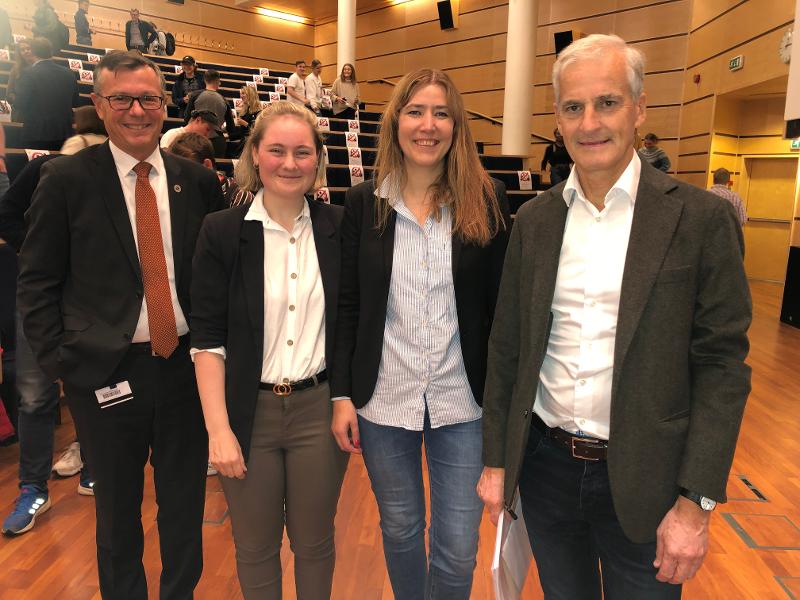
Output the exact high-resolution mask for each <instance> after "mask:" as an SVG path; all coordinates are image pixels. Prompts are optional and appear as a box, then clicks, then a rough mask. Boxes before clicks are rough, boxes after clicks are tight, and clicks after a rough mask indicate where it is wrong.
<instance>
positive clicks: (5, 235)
mask: <svg viewBox="0 0 800 600" xmlns="http://www.w3.org/2000/svg"><path fill="white" fill-rule="evenodd" d="M61 156H62V155H61V154H45V155H44V156H38V157H36V158H34V159H33V160H31V161H28V162H27V163H26V164H25V166H24V167H23V168H22V170H21V171H20V172H19V174H18V175H17V176H16V177H15V178H14V182H13V183H12V184H11V187H9V188H8V191H7V192H6V193H5V194H4V195H3V197H2V198H0V238H2V239H4V240H5V241H7V242H8V243H9V244H10V245H11V246H13V248H14V250H15V251H17V252H19V250H20V248H22V242H23V241H24V240H25V232H26V225H25V213H26V212H28V209H29V208H30V207H31V201H32V200H33V193H34V192H35V191H36V186H38V185H39V175H40V173H41V170H42V165H44V163H46V162H49V161H50V160H52V159H54V158H60V157H61Z"/></svg>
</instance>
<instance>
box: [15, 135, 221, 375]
mask: <svg viewBox="0 0 800 600" xmlns="http://www.w3.org/2000/svg"><path fill="white" fill-rule="evenodd" d="M162 157H163V159H164V167H165V169H166V173H167V182H168V186H169V207H170V220H171V224H172V253H173V261H174V264H175V281H176V288H177V293H178V300H179V302H180V304H181V308H182V309H183V313H184V315H186V316H187V317H188V316H189V312H190V311H189V308H190V305H189V285H190V283H191V274H192V269H191V260H192V254H193V253H194V246H195V241H196V240H197V234H198V233H199V231H200V225H201V224H202V222H203V218H204V217H205V216H206V214H208V213H209V212H212V211H215V210H218V209H220V208H222V206H223V204H224V199H223V197H222V191H221V189H220V186H219V182H218V181H217V177H216V175H215V174H214V172H213V171H211V170H209V169H206V168H205V167H203V166H202V165H200V164H197V163H195V162H192V161H189V160H186V159H183V158H180V157H177V156H174V155H172V154H165V153H163V152H162ZM26 218H27V221H28V233H27V236H26V238H25V241H24V243H23V244H22V250H21V251H20V256H19V258H20V275H19V282H18V291H17V303H18V305H19V309H20V312H21V314H22V319H23V326H24V328H25V335H26V336H27V338H28V342H30V345H31V348H32V349H33V352H34V354H35V355H36V358H37V360H38V362H39V365H40V366H41V368H42V370H44V372H45V373H47V375H48V376H49V377H51V378H52V379H56V378H59V377H60V378H62V379H63V380H64V381H65V382H67V383H69V384H71V385H74V386H76V387H79V388H83V389H96V388H98V387H101V386H102V385H105V382H106V380H107V379H108V378H109V377H110V376H111V374H112V373H113V371H114V369H115V368H116V367H117V365H118V364H119V362H120V361H121V360H122V358H123V356H124V355H125V353H126V351H127V350H128V347H129V346H130V343H131V339H132V338H133V333H134V331H135V329H136V324H137V322H138V319H139V311H140V309H141V306H142V299H143V297H144V286H143V283H142V272H141V268H140V266H139V258H138V255H137V252H136V245H135V243H134V238H133V229H132V227H131V222H130V219H129V218H128V210H127V208H126V206H125V197H124V196H123V193H122V186H121V184H120V181H119V177H118V176H117V168H116V165H115V164H114V158H113V156H112V154H111V150H110V149H109V146H108V142H106V143H104V144H100V145H97V146H90V147H89V148H86V149H85V150H82V151H81V152H79V153H77V154H75V155H73V156H62V157H61V158H59V159H58V160H52V161H50V162H48V163H46V164H44V165H43V166H42V171H41V181H40V183H39V186H38V187H37V188H36V192H35V194H34V197H33V202H32V204H31V208H30V210H29V211H28V213H27V215H26Z"/></svg>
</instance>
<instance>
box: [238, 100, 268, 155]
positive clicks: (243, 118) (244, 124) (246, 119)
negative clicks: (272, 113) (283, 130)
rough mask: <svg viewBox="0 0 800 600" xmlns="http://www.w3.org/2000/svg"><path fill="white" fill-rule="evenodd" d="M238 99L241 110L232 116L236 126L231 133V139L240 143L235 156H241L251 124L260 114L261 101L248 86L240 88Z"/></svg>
mask: <svg viewBox="0 0 800 600" xmlns="http://www.w3.org/2000/svg"><path fill="white" fill-rule="evenodd" d="M239 97H240V98H241V99H242V108H241V109H239V110H238V111H236V115H235V116H234V119H233V122H234V123H235V124H236V128H235V129H234V131H233V132H232V137H234V138H238V139H241V140H242V141H241V146H240V148H239V150H238V152H237V153H236V156H239V154H241V152H242V148H244V143H245V141H246V140H247V136H248V135H250V130H251V129H252V127H253V123H255V122H256V118H257V117H258V115H259V113H260V112H261V100H260V99H259V98H258V92H257V91H256V89H255V88H254V87H250V86H249V85H245V86H242V88H241V89H240V90H239Z"/></svg>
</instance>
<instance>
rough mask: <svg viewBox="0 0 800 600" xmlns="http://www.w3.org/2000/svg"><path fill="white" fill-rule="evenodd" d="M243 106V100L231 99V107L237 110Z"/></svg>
mask: <svg viewBox="0 0 800 600" xmlns="http://www.w3.org/2000/svg"><path fill="white" fill-rule="evenodd" d="M243 106H244V100H242V99H241V98H234V99H233V108H235V109H236V110H237V111H238V110H239V109H240V108H242V107H243Z"/></svg>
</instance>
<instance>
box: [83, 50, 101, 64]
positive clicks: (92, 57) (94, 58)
mask: <svg viewBox="0 0 800 600" xmlns="http://www.w3.org/2000/svg"><path fill="white" fill-rule="evenodd" d="M86 62H90V63H99V62H100V55H99V54H92V53H91V52H87V53H86Z"/></svg>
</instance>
